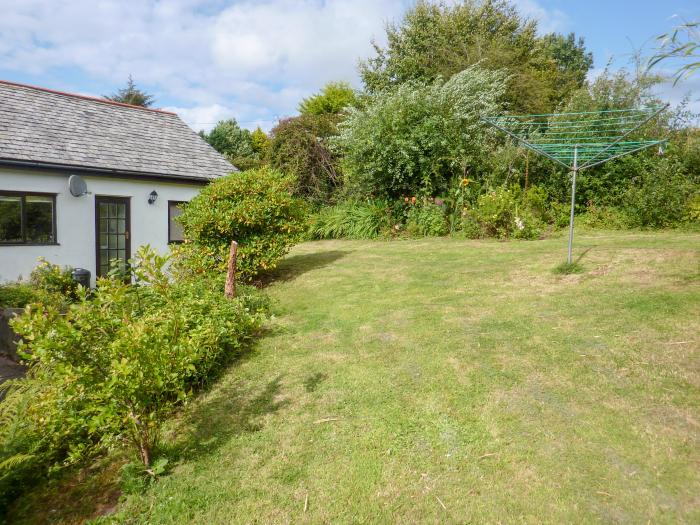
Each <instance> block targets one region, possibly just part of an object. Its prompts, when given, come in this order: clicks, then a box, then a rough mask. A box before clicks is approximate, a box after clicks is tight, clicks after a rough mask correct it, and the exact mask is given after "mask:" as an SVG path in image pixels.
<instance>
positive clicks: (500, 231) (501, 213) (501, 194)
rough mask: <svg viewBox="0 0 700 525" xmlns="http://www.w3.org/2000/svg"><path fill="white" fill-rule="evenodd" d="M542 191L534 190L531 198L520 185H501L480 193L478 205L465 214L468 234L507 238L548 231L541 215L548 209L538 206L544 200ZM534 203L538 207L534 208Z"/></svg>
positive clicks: (530, 237) (534, 234) (464, 219)
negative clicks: (544, 209)
mask: <svg viewBox="0 0 700 525" xmlns="http://www.w3.org/2000/svg"><path fill="white" fill-rule="evenodd" d="M540 193H541V192H540V191H539V190H535V191H533V192H532V193H531V194H530V195H531V196H530V198H529V199H530V201H528V197H527V194H525V195H523V192H522V191H521V189H520V188H519V187H517V186H513V187H510V188H504V187H499V188H496V189H493V190H490V191H488V192H487V193H484V194H482V195H480V196H479V197H478V199H477V201H476V205H475V206H474V207H472V208H467V209H466V210H465V212H464V214H463V217H462V228H463V229H464V228H466V231H465V232H464V235H466V236H470V237H497V238H499V239H506V238H509V237H513V238H516V239H536V238H538V237H539V236H540V235H541V234H542V232H543V231H544V226H545V222H544V221H543V219H542V218H541V217H540V215H541V214H545V213H546V212H545V211H543V210H541V209H538V206H539V205H541V204H542V200H541V194H540ZM530 203H533V206H534V208H530Z"/></svg>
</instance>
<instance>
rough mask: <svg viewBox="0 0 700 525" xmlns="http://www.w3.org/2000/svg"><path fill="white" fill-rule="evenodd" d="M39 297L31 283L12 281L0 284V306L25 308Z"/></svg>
mask: <svg viewBox="0 0 700 525" xmlns="http://www.w3.org/2000/svg"><path fill="white" fill-rule="evenodd" d="M36 297H37V293H36V289H35V288H34V287H33V286H31V285H30V284H24V283H10V284H3V285H0V308H24V307H25V306H26V305H27V304H29V303H31V302H33V301H34V300H35V299H36Z"/></svg>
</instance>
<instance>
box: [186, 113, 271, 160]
mask: <svg viewBox="0 0 700 525" xmlns="http://www.w3.org/2000/svg"><path fill="white" fill-rule="evenodd" d="M261 131H262V130H261ZM199 135H200V136H201V137H202V138H203V139H204V140H206V141H207V142H208V143H209V144H210V145H211V147H212V148H214V149H215V150H216V151H218V152H219V153H221V154H222V155H223V156H225V157H226V158H227V159H228V160H229V162H231V164H233V165H234V166H236V167H237V168H238V169H240V170H246V169H251V168H256V167H259V166H260V155H259V154H258V153H256V151H255V149H254V146H253V136H252V134H251V132H250V131H248V130H247V129H245V128H241V127H240V126H239V125H238V122H236V119H228V120H220V121H219V122H218V123H217V124H216V126H214V127H213V128H212V130H211V131H210V132H209V133H205V132H204V131H200V132H199ZM258 140H259V138H258Z"/></svg>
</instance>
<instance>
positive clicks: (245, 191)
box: [174, 167, 307, 280]
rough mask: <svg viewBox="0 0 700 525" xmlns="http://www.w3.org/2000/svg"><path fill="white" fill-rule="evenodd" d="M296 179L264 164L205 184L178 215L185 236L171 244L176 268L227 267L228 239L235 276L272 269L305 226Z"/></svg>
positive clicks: (190, 270) (250, 275)
mask: <svg viewBox="0 0 700 525" xmlns="http://www.w3.org/2000/svg"><path fill="white" fill-rule="evenodd" d="M295 184H296V180H295V178H294V177H293V176H290V175H282V174H281V173H280V172H279V171H277V170H274V169H271V168H268V167H263V168H260V169H257V170H249V171H244V172H239V173H232V174H231V175H228V176H226V177H222V178H220V179H217V180H215V181H214V182H212V183H211V184H209V185H208V186H207V187H205V188H204V189H203V190H202V191H201V192H200V193H199V194H198V195H197V196H196V197H195V198H194V199H192V200H191V201H190V202H189V203H188V204H187V205H186V206H185V207H184V211H183V213H182V215H180V216H179V217H178V220H179V221H180V222H181V223H182V225H183V227H184V230H185V237H186V239H187V241H186V242H185V243H183V244H181V245H179V246H177V247H176V248H174V252H175V253H176V260H175V267H176V269H178V270H180V271H181V272H183V274H185V275H186V274H191V273H195V274H201V273H206V272H210V271H216V272H222V271H225V270H226V265H227V261H228V252H229V246H230V244H231V241H236V242H238V245H239V249H238V276H239V278H241V279H243V280H250V279H252V278H254V277H255V276H257V275H258V274H259V273H260V272H263V271H266V270H271V269H273V268H274V267H275V266H276V265H277V262H278V261H279V260H280V259H281V258H282V256H283V255H284V254H285V253H287V251H288V250H289V248H290V247H291V246H292V245H293V244H294V243H295V242H297V241H298V240H299V238H300V236H301V235H302V233H303V231H304V221H305V218H306V212H307V209H306V205H305V203H304V202H303V201H301V200H300V199H297V198H295V197H293V196H292V190H293V189H294V187H295Z"/></svg>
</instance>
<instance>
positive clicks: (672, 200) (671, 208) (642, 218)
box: [623, 158, 698, 228]
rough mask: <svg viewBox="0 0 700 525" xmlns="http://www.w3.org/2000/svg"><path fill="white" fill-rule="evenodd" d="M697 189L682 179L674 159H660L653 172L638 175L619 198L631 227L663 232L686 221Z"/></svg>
mask: <svg viewBox="0 0 700 525" xmlns="http://www.w3.org/2000/svg"><path fill="white" fill-rule="evenodd" d="M696 191H698V185H697V184H693V182H692V180H691V179H690V178H689V177H688V175H686V174H685V173H684V172H683V170H682V166H681V164H680V163H679V162H677V160H675V159H668V158H667V159H664V160H663V162H661V163H660V164H659V165H658V167H657V169H656V170H654V171H653V172H650V171H645V172H642V173H639V174H638V175H637V176H636V177H635V178H634V180H633V183H632V184H631V185H630V187H629V188H628V190H627V191H626V193H625V195H624V197H623V206H624V210H625V213H626V214H627V216H628V217H629V220H630V224H631V225H632V226H642V227H653V228H665V227H669V226H677V225H679V224H680V223H682V222H683V221H684V220H686V219H687V217H688V210H689V205H690V202H691V199H692V197H693V195H694V193H695V192H696Z"/></svg>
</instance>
